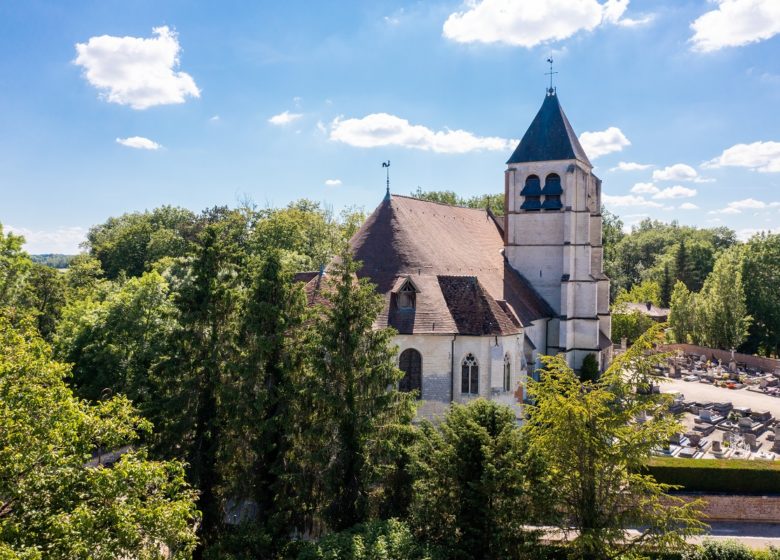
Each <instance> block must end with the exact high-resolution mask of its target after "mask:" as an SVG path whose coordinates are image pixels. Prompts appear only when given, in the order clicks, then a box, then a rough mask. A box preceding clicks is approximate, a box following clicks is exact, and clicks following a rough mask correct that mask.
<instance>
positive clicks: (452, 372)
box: [450, 334, 458, 402]
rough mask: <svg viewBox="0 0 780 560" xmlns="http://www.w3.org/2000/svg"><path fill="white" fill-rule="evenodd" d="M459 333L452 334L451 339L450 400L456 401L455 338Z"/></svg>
mask: <svg viewBox="0 0 780 560" xmlns="http://www.w3.org/2000/svg"><path fill="white" fill-rule="evenodd" d="M456 338H458V335H457V334H454V335H452V340H451V341H450V402H454V401H455V339H456Z"/></svg>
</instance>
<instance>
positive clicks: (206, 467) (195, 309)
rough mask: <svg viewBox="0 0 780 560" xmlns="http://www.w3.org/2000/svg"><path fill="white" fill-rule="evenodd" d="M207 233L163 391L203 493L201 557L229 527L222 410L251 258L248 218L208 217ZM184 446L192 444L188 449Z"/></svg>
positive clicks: (174, 433)
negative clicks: (223, 499) (222, 489)
mask: <svg viewBox="0 0 780 560" xmlns="http://www.w3.org/2000/svg"><path fill="white" fill-rule="evenodd" d="M202 221H203V222H204V224H205V225H204V227H203V229H202V231H201V233H200V234H199V237H198V245H197V249H196V251H195V254H194V256H193V259H192V263H191V266H190V267H189V269H188V271H187V276H186V279H185V281H184V283H183V284H182V286H181V288H180V289H179V290H178V292H177V294H176V297H175V303H176V306H177V308H178V310H179V320H180V323H181V329H180V331H179V332H177V333H176V347H175V349H174V351H173V352H172V356H171V359H170V360H168V361H167V362H163V363H161V364H160V366H159V367H158V368H157V370H156V373H157V379H158V380H159V383H160V386H161V392H162V393H163V394H164V395H166V396H167V397H168V403H167V405H166V407H165V408H166V412H163V413H161V414H160V416H159V417H161V418H163V417H167V422H168V425H167V426H165V428H166V429H165V430H164V434H165V435H167V436H168V437H172V438H174V439H172V440H171V441H168V442H161V443H166V444H167V446H168V447H169V448H170V449H172V450H173V449H176V446H179V449H180V452H182V453H183V454H184V456H185V457H186V459H187V462H188V464H189V476H190V480H191V481H192V483H193V485H194V486H195V487H196V488H197V489H198V491H199V493H200V494H199V498H198V509H200V511H201V512H202V514H203V522H202V523H201V526H200V531H199V536H200V542H199V546H198V548H197V549H196V550H195V557H196V558H201V557H202V554H203V552H204V550H205V549H206V548H207V547H208V546H209V545H210V544H211V543H212V542H214V541H215V540H216V539H217V536H218V533H219V530H220V528H221V526H222V520H223V518H222V513H221V510H220V504H219V495H218V487H219V485H220V478H219V472H220V471H219V466H218V462H217V459H218V450H219V444H220V441H221V438H222V431H223V427H224V423H225V417H226V416H227V415H229V414H230V411H227V410H225V409H224V408H222V407H221V406H220V404H221V402H222V401H221V396H222V390H223V382H224V376H225V373H226V372H227V371H228V370H229V368H230V367H231V364H233V363H235V360H236V356H237V355H238V348H237V347H236V340H237V332H238V329H239V325H240V322H239V317H240V315H239V312H240V310H241V309H242V308H243V305H244V302H245V292H244V289H243V279H244V275H245V271H246V259H247V255H248V241H249V228H248V223H247V216H246V215H245V214H244V213H242V212H240V211H229V210H225V209H222V208H216V209H214V210H212V211H207V212H206V213H204V216H203V217H202ZM182 442H184V445H183V446H182V445H181V444H182Z"/></svg>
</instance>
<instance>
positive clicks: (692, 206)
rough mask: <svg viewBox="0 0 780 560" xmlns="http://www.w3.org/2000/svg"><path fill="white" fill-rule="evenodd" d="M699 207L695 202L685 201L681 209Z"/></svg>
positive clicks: (696, 208)
mask: <svg viewBox="0 0 780 560" xmlns="http://www.w3.org/2000/svg"><path fill="white" fill-rule="evenodd" d="M698 209H699V207H698V206H696V205H695V204H694V203H693V202H683V203H682V204H680V210H698Z"/></svg>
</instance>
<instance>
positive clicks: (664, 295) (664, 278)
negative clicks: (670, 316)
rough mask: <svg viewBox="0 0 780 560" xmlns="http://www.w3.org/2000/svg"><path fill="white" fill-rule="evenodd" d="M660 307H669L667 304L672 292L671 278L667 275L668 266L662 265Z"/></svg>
mask: <svg viewBox="0 0 780 560" xmlns="http://www.w3.org/2000/svg"><path fill="white" fill-rule="evenodd" d="M660 289H661V294H660V296H661V302H660V303H661V307H669V304H670V302H671V300H672V290H673V289H674V284H673V283H672V276H671V274H669V265H668V264H665V265H664V272H663V274H662V275H661V284H660Z"/></svg>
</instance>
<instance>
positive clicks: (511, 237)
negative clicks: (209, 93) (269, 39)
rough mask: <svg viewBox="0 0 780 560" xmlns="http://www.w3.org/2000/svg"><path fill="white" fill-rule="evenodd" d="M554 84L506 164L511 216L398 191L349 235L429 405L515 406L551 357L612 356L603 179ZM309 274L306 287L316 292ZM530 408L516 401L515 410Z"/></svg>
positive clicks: (382, 320)
mask: <svg viewBox="0 0 780 560" xmlns="http://www.w3.org/2000/svg"><path fill="white" fill-rule="evenodd" d="M592 169H593V166H592V165H591V163H590V161H589V160H588V157H587V155H586V154H585V151H584V150H583V148H582V146H581V145H580V142H579V140H578V139H577V136H576V134H575V133H574V130H573V129H572V126H571V124H570V123H569V120H568V119H567V118H566V115H565V114H564V112H563V109H562V108H561V105H560V102H559V100H558V96H557V93H556V91H555V90H554V89H552V88H551V89H549V90H548V91H547V94H546V96H545V98H544V102H543V103H542V106H541V108H540V109H539V112H538V113H537V114H536V117H534V119H533V121H532V122H531V125H530V127H529V128H528V130H527V131H526V133H525V135H524V136H523V138H522V140H521V141H520V144H519V145H518V146H517V148H516V149H515V151H514V152H513V153H512V155H511V156H510V158H509V160H508V161H507V168H506V170H505V172H504V208H505V212H504V216H497V215H495V214H494V213H493V212H492V211H491V210H490V209H489V208H487V209H472V208H463V207H458V206H450V205H446V204H440V203H436V202H428V201H423V200H418V199H415V198H411V197H407V196H400V195H396V194H390V192H389V189H388V192H387V194H386V196H385V198H384V200H382V202H381V204H380V205H379V206H378V207H377V208H376V210H374V212H373V213H372V214H371V215H370V217H369V218H368V219H367V220H366V222H365V223H364V224H363V226H362V227H361V228H360V230H359V231H358V232H357V233H356V234H355V235H354V237H353V238H352V240H351V241H350V244H351V249H352V251H353V254H354V256H355V259H356V260H358V261H360V262H361V263H362V267H361V269H360V271H359V272H358V276H360V277H368V278H369V279H370V280H371V281H372V282H373V283H374V284H376V286H377V290H378V291H379V293H381V294H382V295H383V296H384V309H383V311H382V313H381V314H380V316H379V318H378V320H377V324H376V326H377V327H378V328H381V327H392V328H394V329H395V330H396V331H397V332H398V334H397V336H396V337H395V343H396V344H397V346H398V366H399V368H400V369H401V370H402V371H403V372H404V377H403V379H402V380H401V382H400V389H401V390H407V391H409V390H416V391H418V392H419V395H420V398H421V399H422V403H421V407H420V415H422V416H427V417H431V416H437V415H438V414H440V413H442V412H444V411H445V410H446V408H447V407H448V406H449V404H450V403H451V402H466V401H468V400H470V399H473V398H475V397H484V398H487V399H491V400H496V401H499V402H502V403H504V404H507V405H510V406H514V407H517V405H518V404H519V403H521V402H522V399H523V396H524V392H523V388H524V386H525V382H526V378H527V376H528V375H533V372H534V371H535V370H536V366H538V364H539V357H540V356H541V355H555V354H562V355H563V356H564V357H565V359H566V361H567V362H568V364H569V365H570V366H572V367H573V368H579V367H580V365H581V364H582V361H583V359H584V358H585V356H587V355H588V354H593V355H595V356H596V357H597V358H598V361H599V365H600V367H601V368H604V367H606V365H607V364H608V363H609V361H610V359H611V348H612V345H611V341H610V330H611V327H610V314H609V279H608V278H607V277H606V276H605V275H604V273H603V271H602V253H603V249H602V244H601V243H602V239H601V229H602V217H601V181H600V180H599V179H598V178H597V177H596V176H595V175H594V174H593V172H592ZM318 282H319V278H311V280H310V281H309V285H308V286H307V291H311V290H316V286H317V285H318ZM517 410H518V411H519V409H517Z"/></svg>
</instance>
